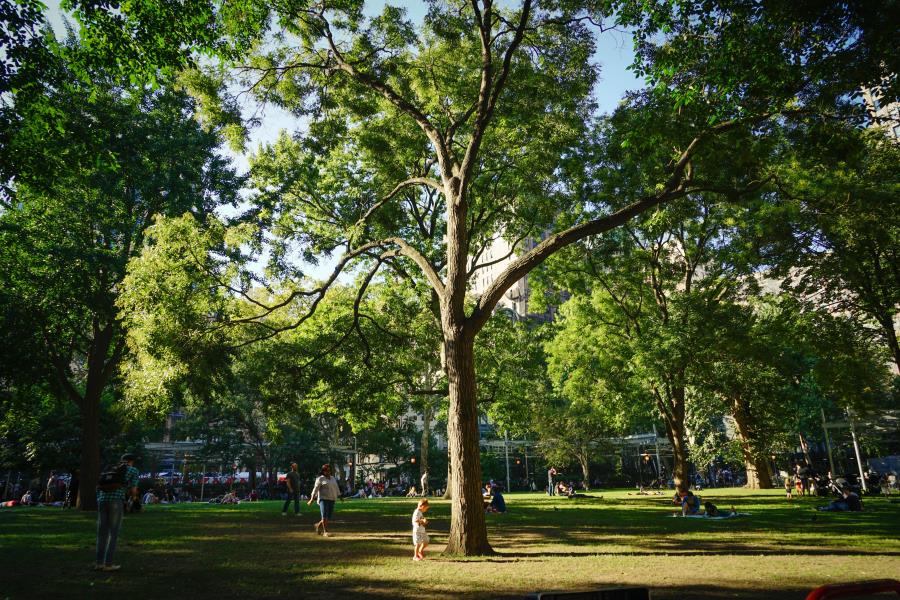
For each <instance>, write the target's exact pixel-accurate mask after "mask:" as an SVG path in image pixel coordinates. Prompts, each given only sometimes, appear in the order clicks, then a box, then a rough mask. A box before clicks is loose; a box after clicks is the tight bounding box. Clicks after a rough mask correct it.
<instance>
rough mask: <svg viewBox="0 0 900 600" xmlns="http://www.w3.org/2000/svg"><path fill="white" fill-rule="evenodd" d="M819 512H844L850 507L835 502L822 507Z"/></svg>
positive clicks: (842, 502) (844, 503) (840, 501)
mask: <svg viewBox="0 0 900 600" xmlns="http://www.w3.org/2000/svg"><path fill="white" fill-rule="evenodd" d="M819 510H827V511H836V512H844V511H848V510H850V506H849V505H848V504H847V503H846V502H844V501H843V500H835V501H834V502H831V503H829V504H828V506H823V507H822V508H820V509H819Z"/></svg>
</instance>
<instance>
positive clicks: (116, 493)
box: [97, 465, 138, 504]
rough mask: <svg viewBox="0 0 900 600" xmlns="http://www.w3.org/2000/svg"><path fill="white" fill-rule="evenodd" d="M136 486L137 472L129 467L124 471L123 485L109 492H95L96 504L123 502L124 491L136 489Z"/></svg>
mask: <svg viewBox="0 0 900 600" xmlns="http://www.w3.org/2000/svg"><path fill="white" fill-rule="evenodd" d="M137 484H138V470H137V469H135V468H134V467H132V466H130V465H129V467H128V469H127V470H126V471H125V485H124V486H122V487H120V488H119V489H117V490H113V491H111V492H104V491H101V490H97V504H103V503H104V502H115V501H119V502H124V501H125V491H126V490H130V489H131V488H133V487H137Z"/></svg>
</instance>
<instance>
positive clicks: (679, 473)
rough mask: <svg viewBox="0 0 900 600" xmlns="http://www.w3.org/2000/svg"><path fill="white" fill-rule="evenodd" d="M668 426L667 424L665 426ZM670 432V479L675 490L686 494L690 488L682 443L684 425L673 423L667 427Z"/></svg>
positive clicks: (685, 446)
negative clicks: (672, 458) (671, 459)
mask: <svg viewBox="0 0 900 600" xmlns="http://www.w3.org/2000/svg"><path fill="white" fill-rule="evenodd" d="M667 425H668V424H667ZM667 429H670V430H671V431H672V434H671V436H670V439H669V441H670V442H671V443H672V455H673V457H674V460H673V465H672V479H673V480H674V481H675V489H677V490H678V491H679V492H686V491H688V488H690V487H691V482H690V480H689V479H688V472H687V445H686V444H685V443H684V423H673V424H672V425H671V426H667Z"/></svg>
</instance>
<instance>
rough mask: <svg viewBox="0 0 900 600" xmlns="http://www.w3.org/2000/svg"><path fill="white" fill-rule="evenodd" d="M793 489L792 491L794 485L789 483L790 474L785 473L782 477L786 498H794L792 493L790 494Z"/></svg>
mask: <svg viewBox="0 0 900 600" xmlns="http://www.w3.org/2000/svg"><path fill="white" fill-rule="evenodd" d="M793 491H794V486H793V484H792V483H791V476H790V475H785V477H784V493H785V495H786V496H787V499H788V500H793V499H794V497H793V494H792V492H793Z"/></svg>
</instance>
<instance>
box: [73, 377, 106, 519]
mask: <svg viewBox="0 0 900 600" xmlns="http://www.w3.org/2000/svg"><path fill="white" fill-rule="evenodd" d="M101 393H102V388H101V389H98V390H91V389H90V386H88V393H87V394H85V396H84V398H82V400H81V464H80V465H79V468H80V469H81V477H80V484H79V486H78V508H79V509H80V510H88V511H90V510H97V489H96V488H97V480H98V479H99V477H100V394H101Z"/></svg>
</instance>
